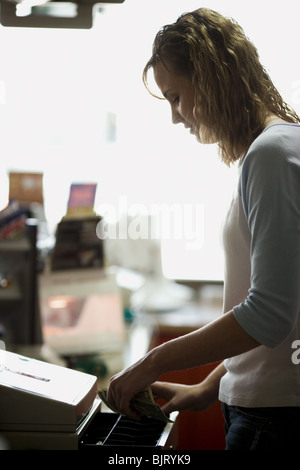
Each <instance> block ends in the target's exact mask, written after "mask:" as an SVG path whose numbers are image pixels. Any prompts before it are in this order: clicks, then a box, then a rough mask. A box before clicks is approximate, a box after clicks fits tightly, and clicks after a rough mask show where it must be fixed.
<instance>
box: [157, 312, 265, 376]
mask: <svg viewBox="0 0 300 470" xmlns="http://www.w3.org/2000/svg"><path fill="white" fill-rule="evenodd" d="M257 346H260V344H259V343H258V342H257V341H256V340H255V339H253V338H252V337H251V336H249V335H248V334H247V333H246V332H245V330H243V329H242V328H241V327H240V325H239V324H238V322H237V321H236V319H235V317H234V315H233V312H228V313H226V314H225V315H222V316H221V317H220V318H218V319H217V320H215V321H214V322H212V323H209V324H208V325H206V326H204V327H203V328H200V329H198V330H196V331H194V332H192V333H189V334H187V335H184V336H181V337H179V338H176V339H174V340H171V341H168V342H166V343H163V344H162V345H160V346H158V347H157V348H155V349H154V350H152V351H151V352H150V355H149V358H148V359H149V361H150V363H151V362H152V364H153V366H154V368H155V369H156V374H158V375H161V374H163V373H165V372H169V371H172V370H183V369H189V368H193V367H197V366H201V365H204V364H209V363H213V362H217V361H221V360H223V359H226V358H228V357H232V356H235V355H238V354H241V353H243V352H246V351H249V350H251V349H254V348H256V347H257ZM151 356H152V357H151Z"/></svg>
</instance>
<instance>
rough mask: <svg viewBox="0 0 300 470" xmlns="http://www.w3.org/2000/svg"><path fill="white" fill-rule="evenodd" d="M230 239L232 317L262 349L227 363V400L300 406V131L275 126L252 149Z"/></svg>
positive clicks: (230, 218)
mask: <svg viewBox="0 0 300 470" xmlns="http://www.w3.org/2000/svg"><path fill="white" fill-rule="evenodd" d="M222 238H223V245H224V252H225V282H224V312H228V311H230V310H232V309H233V312H234V315H235V318H236V320H237V321H238V323H239V324H240V325H241V326H242V328H243V329H244V330H245V331H246V332H247V333H248V334H249V335H250V336H252V337H253V338H255V339H256V340H257V341H258V342H259V343H261V346H259V347H258V348H256V349H254V350H252V351H250V352H247V353H245V354H241V355H238V356H236V357H234V358H231V359H227V360H226V361H225V367H226V369H227V373H226V374H225V376H224V377H223V378H222V380H221V384H220V393H219V398H220V400H221V401H223V402H225V403H228V404H231V405H237V406H244V407H262V406H264V407H268V406H300V364H297V362H295V361H293V360H292V355H293V353H294V352H295V349H294V347H295V344H296V343H295V342H294V341H295V340H300V315H299V313H300V125H297V124H273V125H271V126H269V127H268V128H266V129H265V130H264V131H263V132H262V134H260V136H259V137H258V138H257V139H256V140H255V141H254V142H253V144H252V145H251V146H250V148H249V150H248V152H247V154H246V155H245V157H244V159H243V161H242V163H241V166H240V176H239V183H238V189H237V191H236V194H235V195H234V197H233V200H232V204H231V207H230V209H229V212H228V215H227V218H226V221H225V223H224V227H223V237H222ZM299 344H300V343H299ZM298 348H299V346H298ZM299 357H300V354H299Z"/></svg>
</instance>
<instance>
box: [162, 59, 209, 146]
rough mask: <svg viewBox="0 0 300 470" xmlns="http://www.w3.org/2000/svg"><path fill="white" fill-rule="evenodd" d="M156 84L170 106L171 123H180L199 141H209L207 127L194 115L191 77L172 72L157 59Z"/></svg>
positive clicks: (170, 68)
mask: <svg viewBox="0 0 300 470" xmlns="http://www.w3.org/2000/svg"><path fill="white" fill-rule="evenodd" d="M153 72H154V78H155V81H156V84H157V86H158V88H159V89H160V91H161V92H162V94H163V96H164V97H165V98H166V99H167V100H168V102H169V103H170V106H171V112H172V122H173V124H179V123H182V124H183V125H184V127H185V128H186V129H189V130H190V133H191V134H194V135H195V136H196V138H197V140H198V141H199V142H201V143H211V139H210V138H208V137H207V134H208V132H207V128H205V126H204V125H203V124H202V123H201V124H200V125H199V124H197V121H196V119H195V117H194V113H193V110H194V93H195V90H194V85H193V83H192V80H191V78H189V77H188V76H186V75H179V74H177V73H175V72H172V67H171V66H170V65H169V64H168V63H166V65H165V64H164V63H163V62H162V61H159V62H158V63H157V64H156V65H155V66H154V68H153Z"/></svg>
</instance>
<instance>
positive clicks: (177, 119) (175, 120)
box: [172, 108, 183, 124]
mask: <svg viewBox="0 0 300 470" xmlns="http://www.w3.org/2000/svg"><path fill="white" fill-rule="evenodd" d="M181 122H183V119H182V117H181V114H180V113H179V112H178V111H176V110H175V109H173V108H172V123H173V124H179V123H181Z"/></svg>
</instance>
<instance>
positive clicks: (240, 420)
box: [222, 403, 300, 451]
mask: <svg viewBox="0 0 300 470" xmlns="http://www.w3.org/2000/svg"><path fill="white" fill-rule="evenodd" d="M222 409H223V414H224V418H225V431H226V450H277V451H278V450H279V451H280V450H287V449H290V450H293V449H298V448H299V443H300V407H287V408H241V407H237V406H228V405H226V404H224V403H223V404H222Z"/></svg>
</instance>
